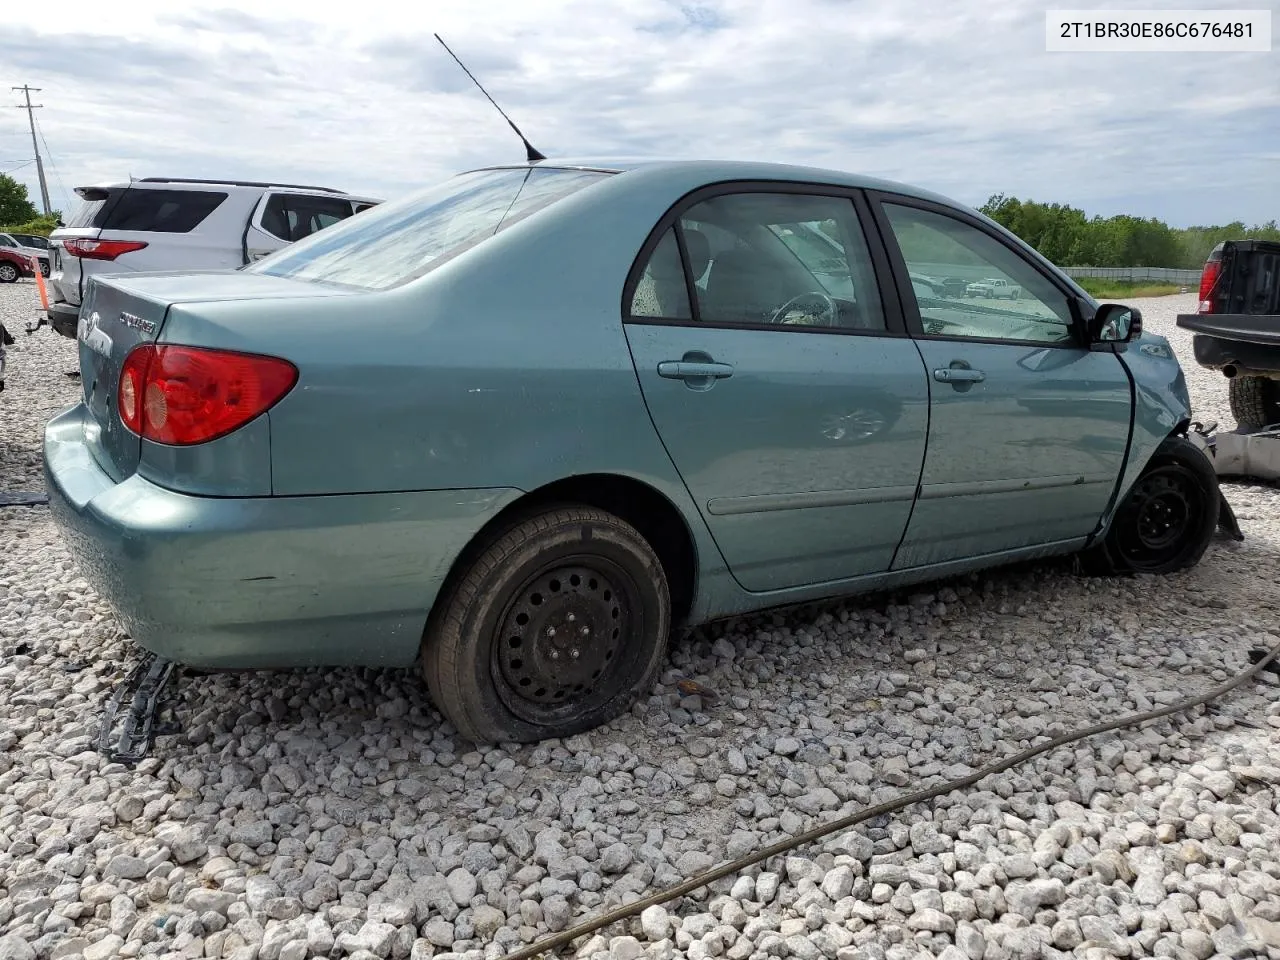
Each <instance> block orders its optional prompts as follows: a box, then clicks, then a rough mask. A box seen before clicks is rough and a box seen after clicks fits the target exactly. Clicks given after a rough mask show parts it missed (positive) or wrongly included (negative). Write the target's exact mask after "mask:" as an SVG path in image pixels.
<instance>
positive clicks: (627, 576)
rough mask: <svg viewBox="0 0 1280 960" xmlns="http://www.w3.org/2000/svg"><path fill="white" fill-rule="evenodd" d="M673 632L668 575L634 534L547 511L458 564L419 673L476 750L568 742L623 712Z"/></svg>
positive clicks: (650, 678)
mask: <svg viewBox="0 0 1280 960" xmlns="http://www.w3.org/2000/svg"><path fill="white" fill-rule="evenodd" d="M670 628H671V597H670V592H669V589H668V586H667V579H666V573H665V571H664V570H663V567H662V564H661V562H660V561H659V559H658V556H657V554H656V553H654V551H653V548H652V546H650V544H649V543H648V541H646V540H645V539H644V537H642V536H641V535H640V534H639V533H638V532H637V531H636V529H635V528H634V527H632V526H631V525H630V524H627V523H626V522H624V521H623V520H621V519H619V518H618V517H616V516H614V515H612V514H609V513H606V512H604V511H602V510H598V509H595V508H592V507H582V506H569V507H559V508H545V509H543V510H542V511H540V512H538V513H535V514H533V515H531V516H528V517H526V518H525V519H523V520H516V521H513V522H512V524H511V525H510V526H509V527H506V528H504V529H503V530H501V531H500V532H495V533H493V534H491V535H490V537H489V538H488V539H487V540H486V541H484V542H482V543H480V544H477V545H476V547H475V548H474V549H473V550H472V551H469V553H468V556H467V557H466V558H464V559H463V561H462V565H461V566H460V568H459V570H458V572H457V574H456V575H455V576H454V578H453V579H452V580H451V583H450V584H449V586H448V588H447V589H446V591H445V592H444V594H443V595H442V596H441V597H440V598H439V599H438V600H437V602H436V605H435V607H434V609H433V610H432V613H431V618H430V620H429V621H428V623H427V628H426V631H425V633H424V637H423V647H422V673H423V677H424V679H425V680H426V682H427V687H428V689H429V690H430V692H431V697H432V699H433V700H434V701H435V704H436V706H437V707H438V708H439V709H440V712H441V713H443V714H444V715H445V716H446V717H447V718H448V719H449V720H450V721H452V722H453V724H454V726H456V727H457V728H458V731H459V733H461V734H462V735H463V736H464V737H466V738H468V739H470V740H472V741H474V742H477V743H503V742H526V743H527V742H532V741H537V740H545V739H549V738H553V737H567V736H572V735H573V734H575V733H580V732H582V731H584V730H589V729H591V728H593V727H597V726H599V725H600V724H602V723H607V722H608V721H610V720H612V719H613V718H615V717H617V716H619V715H620V714H622V713H625V712H626V711H627V710H628V709H630V707H631V704H632V703H634V702H635V700H636V698H637V697H638V696H639V695H640V694H641V693H642V692H643V691H645V690H647V689H648V688H649V687H650V686H651V685H652V683H653V682H654V680H655V678H656V677H657V674H658V670H659V668H660V666H661V663H662V657H663V653H664V652H665V649H666V642H667V635H668V633H669V631H670Z"/></svg>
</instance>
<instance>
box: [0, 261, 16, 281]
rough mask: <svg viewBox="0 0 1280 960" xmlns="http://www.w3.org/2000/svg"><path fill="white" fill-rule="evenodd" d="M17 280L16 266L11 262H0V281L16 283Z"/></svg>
mask: <svg viewBox="0 0 1280 960" xmlns="http://www.w3.org/2000/svg"><path fill="white" fill-rule="evenodd" d="M17 280H18V268H17V267H15V266H14V265H13V264H12V263H8V262H5V263H0V283H16V282H17Z"/></svg>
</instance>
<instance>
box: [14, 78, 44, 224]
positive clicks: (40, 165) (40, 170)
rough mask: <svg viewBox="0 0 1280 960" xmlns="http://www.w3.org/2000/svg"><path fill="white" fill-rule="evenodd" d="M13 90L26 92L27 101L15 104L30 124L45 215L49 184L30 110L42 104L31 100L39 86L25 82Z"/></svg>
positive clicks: (34, 118)
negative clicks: (46, 180)
mask: <svg viewBox="0 0 1280 960" xmlns="http://www.w3.org/2000/svg"><path fill="white" fill-rule="evenodd" d="M13 89H14V90H21V91H22V92H23V93H24V94H26V98H27V102H26V103H25V104H21V103H19V104H15V106H16V107H17V108H18V109H19V110H26V111H27V123H28V124H30V126H31V149H32V150H34V151H35V152H36V176H38V177H39V178H40V202H41V203H42V204H43V205H44V213H45V216H46V217H47V216H48V215H49V214H50V213H51V212H52V210H51V208H50V206H49V184H47V183H46V182H45V179H44V161H43V160H41V159H40V144H39V143H38V142H37V141H36V115H35V114H34V113H33V112H32V111H34V110H39V109H40V108H41V107H43V106H44V104H43V103H35V104H33V103H32V102H31V94H32V93H33V92H34V93H39V92H40V89H41V88H40V87H29V86H27V85H26V84H25V83H24V84H23V85H22V86H20V87H14V88H13Z"/></svg>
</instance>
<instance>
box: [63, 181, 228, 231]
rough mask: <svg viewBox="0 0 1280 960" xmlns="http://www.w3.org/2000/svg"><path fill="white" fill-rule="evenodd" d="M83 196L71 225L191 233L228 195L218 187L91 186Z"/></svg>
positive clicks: (70, 221)
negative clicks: (185, 188)
mask: <svg viewBox="0 0 1280 960" xmlns="http://www.w3.org/2000/svg"><path fill="white" fill-rule="evenodd" d="M77 192H81V191H77ZM81 196H83V197H84V201H83V202H82V203H81V204H80V206H79V208H78V209H77V210H76V212H75V213H73V214H72V215H71V219H70V220H68V221H67V226H68V227H98V228H100V229H102V230H130V231H133V232H141V233H190V232H191V231H192V230H194V229H195V228H196V227H198V226H200V224H201V223H203V222H204V220H205V218H206V217H208V216H209V214H211V213H213V211H215V210H217V209H218V207H220V206H221V205H222V202H223V201H224V200H226V199H227V194H226V193H225V192H223V191H219V190H153V189H151V188H149V187H128V188H124V187H108V188H105V189H100V188H97V187H91V188H86V189H85V190H84V191H83V192H81Z"/></svg>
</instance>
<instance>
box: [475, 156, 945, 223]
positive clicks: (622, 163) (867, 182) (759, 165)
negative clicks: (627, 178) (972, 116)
mask: <svg viewBox="0 0 1280 960" xmlns="http://www.w3.org/2000/svg"><path fill="white" fill-rule="evenodd" d="M522 167H523V168H531V167H544V168H554V169H565V170H599V171H601V172H605V173H616V174H625V173H629V172H632V171H641V170H643V171H646V172H650V173H660V171H661V170H662V169H663V168H667V169H670V170H672V171H675V170H677V169H678V170H680V171H681V172H682V174H683V175H685V176H687V175H688V174H690V173H695V174H698V175H700V176H701V177H702V178H703V179H705V180H706V182H708V183H714V182H717V181H721V180H780V181H790V182H793V183H813V184H825V185H828V186H840V187H852V188H854V189H861V190H883V191H885V192H887V193H897V194H902V195H905V196H910V197H916V198H918V199H921V200H930V201H933V202H934V203H941V204H944V205H946V206H949V207H960V208H962V209H965V210H969V209H970V208H969V207H966V206H965V205H964V204H961V203H959V202H957V201H956V200H954V199H953V198H951V197H947V196H943V195H942V194H938V193H934V192H932V191H930V190H925V189H923V188H921V187H916V186H912V185H911V184H908V183H902V182H900V181H896V180H887V179H884V178H881V177H872V176H868V175H865V174H859V173H852V172H850V171H847V170H835V169H830V168H825V167H813V166H804V165H800V164H790V163H774V162H769V161H757V160H715V159H678V158H662V157H566V158H549V159H546V160H535V161H533V162H526V163H507V164H489V165H487V166H485V167H478V168H476V169H481V170H495V169H519V168H522Z"/></svg>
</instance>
